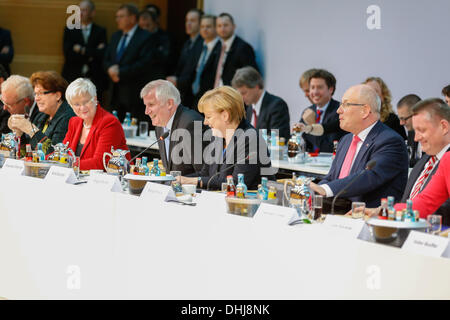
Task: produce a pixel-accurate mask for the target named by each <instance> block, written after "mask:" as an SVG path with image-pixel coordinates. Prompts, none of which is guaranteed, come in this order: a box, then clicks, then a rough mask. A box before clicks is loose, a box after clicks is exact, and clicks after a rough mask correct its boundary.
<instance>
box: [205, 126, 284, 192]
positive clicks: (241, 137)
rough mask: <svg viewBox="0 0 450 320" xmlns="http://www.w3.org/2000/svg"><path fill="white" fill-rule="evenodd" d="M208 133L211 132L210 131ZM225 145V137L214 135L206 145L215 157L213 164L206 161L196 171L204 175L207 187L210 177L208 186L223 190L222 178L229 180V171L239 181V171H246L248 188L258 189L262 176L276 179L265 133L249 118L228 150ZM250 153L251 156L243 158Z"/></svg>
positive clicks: (209, 153)
mask: <svg viewBox="0 0 450 320" xmlns="http://www.w3.org/2000/svg"><path fill="white" fill-rule="evenodd" d="M208 133H209V135H210V134H211V131H209V132H208ZM223 146H224V141H223V139H222V138H216V137H214V138H213V139H212V141H211V143H210V144H209V145H208V146H207V147H206V148H205V151H204V154H205V155H210V156H211V158H212V160H213V161H212V163H211V164H207V163H205V164H204V165H203V168H202V170H201V172H200V174H199V175H197V176H200V177H201V179H202V183H203V188H204V189H207V187H208V181H209V190H221V188H222V182H226V181H227V176H228V175H232V176H233V180H234V183H235V185H236V184H237V181H238V174H239V173H243V174H244V182H245V184H246V185H247V188H248V190H257V188H258V184H260V183H261V177H263V176H266V177H268V178H269V179H270V180H273V179H274V176H273V174H274V173H275V171H274V170H273V168H272V167H271V162H270V157H269V155H268V150H267V145H266V143H265V141H264V139H263V138H262V135H260V134H258V133H257V131H256V130H255V128H254V127H253V126H252V125H251V124H250V123H249V122H248V121H247V120H246V119H242V121H241V123H240V124H239V126H238V128H237V129H236V132H235V133H234V135H233V138H232V142H230V144H229V145H228V146H227V148H226V150H225V151H223ZM223 152H224V153H223ZM249 155H250V159H249V160H245V161H243V160H244V159H246V157H247V156H249ZM224 159H225V160H224ZM205 161H206V159H205ZM241 162H242V164H238V165H236V166H234V167H232V166H233V165H234V164H235V163H241ZM216 173H219V174H217V175H216Z"/></svg>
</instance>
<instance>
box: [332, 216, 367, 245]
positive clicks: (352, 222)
mask: <svg viewBox="0 0 450 320" xmlns="http://www.w3.org/2000/svg"><path fill="white" fill-rule="evenodd" d="M364 225H365V222H364V220H363V219H353V218H351V217H342V216H335V215H331V214H329V215H327V217H326V218H325V221H324V223H323V226H324V227H327V228H329V229H330V230H332V231H333V232H334V233H336V234H339V235H344V236H348V237H350V238H355V239H356V238H357V237H358V235H359V234H360V233H361V231H362V229H363V227H364Z"/></svg>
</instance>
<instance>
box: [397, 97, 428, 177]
mask: <svg viewBox="0 0 450 320" xmlns="http://www.w3.org/2000/svg"><path fill="white" fill-rule="evenodd" d="M420 100H421V99H420V97H419V96H418V95H415V94H408V95H406V96H404V97H403V98H401V99H400V100H399V102H398V104H397V113H398V118H399V119H400V125H402V126H404V127H405V129H406V131H407V135H408V138H407V147H408V155H409V167H410V168H412V167H414V165H415V164H416V163H417V161H418V160H419V159H420V158H421V157H422V147H421V146H420V144H419V142H418V141H414V135H415V133H414V128H413V125H412V116H413V114H412V107H413V106H414V105H415V104H416V103H417V102H419V101H420Z"/></svg>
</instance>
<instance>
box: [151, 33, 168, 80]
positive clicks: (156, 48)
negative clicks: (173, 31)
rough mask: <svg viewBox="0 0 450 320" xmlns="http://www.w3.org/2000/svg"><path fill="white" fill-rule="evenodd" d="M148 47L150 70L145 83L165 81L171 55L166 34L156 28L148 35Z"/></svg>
mask: <svg viewBox="0 0 450 320" xmlns="http://www.w3.org/2000/svg"><path fill="white" fill-rule="evenodd" d="M150 46H151V51H152V53H153V54H152V58H151V60H150V70H149V73H148V75H147V76H148V79H147V81H148V82H150V81H153V80H157V79H165V78H166V75H167V70H168V67H169V57H170V53H171V49H172V48H171V43H170V38H169V35H168V33H167V32H165V31H164V30H162V29H160V28H158V29H157V30H156V31H155V32H154V33H151V34H150Z"/></svg>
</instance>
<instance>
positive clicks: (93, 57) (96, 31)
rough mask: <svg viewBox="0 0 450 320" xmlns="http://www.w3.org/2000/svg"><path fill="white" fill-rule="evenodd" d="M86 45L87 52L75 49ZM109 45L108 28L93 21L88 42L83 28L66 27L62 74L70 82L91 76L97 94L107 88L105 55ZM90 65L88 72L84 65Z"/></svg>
mask: <svg viewBox="0 0 450 320" xmlns="http://www.w3.org/2000/svg"><path fill="white" fill-rule="evenodd" d="M76 44H78V45H80V46H82V47H85V53H84V54H82V53H81V52H79V53H77V52H75V51H73V46H74V45H76ZM106 45H107V38H106V29H105V28H103V27H100V26H99V25H97V24H95V23H93V24H92V27H91V32H90V34H89V38H88V41H87V43H85V42H84V38H83V33H82V31H81V29H73V30H70V29H68V28H65V29H64V41H63V50H64V58H65V62H64V66H63V70H62V76H63V77H64V78H65V79H66V80H67V81H68V82H69V83H70V82H72V81H74V80H75V79H77V78H79V77H84V78H90V79H91V80H92V82H93V83H94V84H95V86H96V87H97V95H98V97H99V98H101V93H102V92H103V91H104V90H105V89H106V88H107V85H108V78H107V75H106V73H105V71H104V70H103V65H102V64H103V57H104V55H105V51H106ZM84 65H87V66H88V71H87V73H86V74H84V73H83V66H84Z"/></svg>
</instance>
